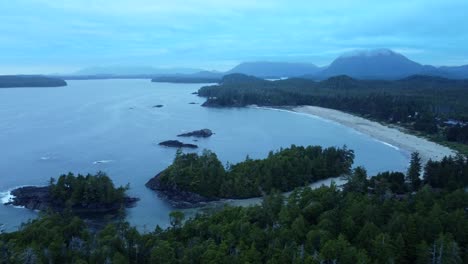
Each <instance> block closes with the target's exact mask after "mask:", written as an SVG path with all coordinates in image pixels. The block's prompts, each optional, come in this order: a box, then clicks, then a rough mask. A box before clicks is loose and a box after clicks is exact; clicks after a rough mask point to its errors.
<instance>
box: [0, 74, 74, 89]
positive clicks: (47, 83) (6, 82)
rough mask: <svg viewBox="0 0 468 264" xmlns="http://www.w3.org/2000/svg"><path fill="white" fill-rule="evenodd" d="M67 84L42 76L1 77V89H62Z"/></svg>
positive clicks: (57, 79) (60, 80)
mask: <svg viewBox="0 0 468 264" xmlns="http://www.w3.org/2000/svg"><path fill="white" fill-rule="evenodd" d="M60 86H67V82H65V81H64V80H62V79H59V78H55V77H46V76H40V75H3V76H0V88H18V87H60Z"/></svg>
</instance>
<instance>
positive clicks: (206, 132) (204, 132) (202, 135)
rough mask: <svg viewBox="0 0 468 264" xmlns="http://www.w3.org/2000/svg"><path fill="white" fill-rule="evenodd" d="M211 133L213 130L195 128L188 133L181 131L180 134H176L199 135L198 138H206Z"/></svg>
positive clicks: (181, 135)
mask: <svg viewBox="0 0 468 264" xmlns="http://www.w3.org/2000/svg"><path fill="white" fill-rule="evenodd" d="M212 135H213V131H211V130H210V129H208V128H204V129H200V130H195V131H192V132H188V133H183V134H180V135H177V136H178V137H199V138H207V137H211V136H212Z"/></svg>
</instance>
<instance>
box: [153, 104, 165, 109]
mask: <svg viewBox="0 0 468 264" xmlns="http://www.w3.org/2000/svg"><path fill="white" fill-rule="evenodd" d="M163 106H164V105H162V104H158V105H153V108H161V107H163Z"/></svg>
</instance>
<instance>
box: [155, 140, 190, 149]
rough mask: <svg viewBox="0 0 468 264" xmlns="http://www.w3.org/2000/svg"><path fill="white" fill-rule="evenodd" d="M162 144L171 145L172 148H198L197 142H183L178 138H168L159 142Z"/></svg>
mask: <svg viewBox="0 0 468 264" xmlns="http://www.w3.org/2000/svg"><path fill="white" fill-rule="evenodd" d="M159 145H160V146H165V147H171V148H192V149H196V148H198V146H197V145H195V144H189V143H183V142H180V141H178V140H166V141H163V142H160V143H159Z"/></svg>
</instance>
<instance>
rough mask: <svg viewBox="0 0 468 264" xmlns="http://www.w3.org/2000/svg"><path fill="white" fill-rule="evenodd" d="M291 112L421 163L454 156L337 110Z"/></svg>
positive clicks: (434, 145)
mask: <svg viewBox="0 0 468 264" xmlns="http://www.w3.org/2000/svg"><path fill="white" fill-rule="evenodd" d="M291 111H294V112H297V113H303V114H309V115H314V116H317V117H320V118H324V119H328V120H331V121H334V122H337V123H339V124H342V125H344V126H347V127H350V128H352V129H355V130H356V131H358V132H361V133H364V134H367V135H369V136H371V137H373V138H375V139H377V140H380V141H382V142H385V143H388V144H390V145H393V146H395V147H398V148H399V149H402V150H406V151H408V152H410V153H411V152H419V154H420V155H421V160H422V162H423V163H425V162H426V161H428V160H429V159H432V160H440V159H442V158H443V157H444V156H449V155H456V152H455V151H454V150H452V149H450V148H448V147H445V146H442V145H440V144H437V143H434V142H432V141H429V140H427V139H425V138H421V137H417V136H414V135H410V134H407V133H404V132H402V131H401V130H399V129H397V128H392V127H388V126H384V125H382V124H380V123H377V122H374V121H370V120H368V119H365V118H362V117H359V116H355V115H351V114H348V113H344V112H341V111H338V110H333V109H328V108H322V107H317V106H300V107H295V108H292V109H291Z"/></svg>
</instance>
